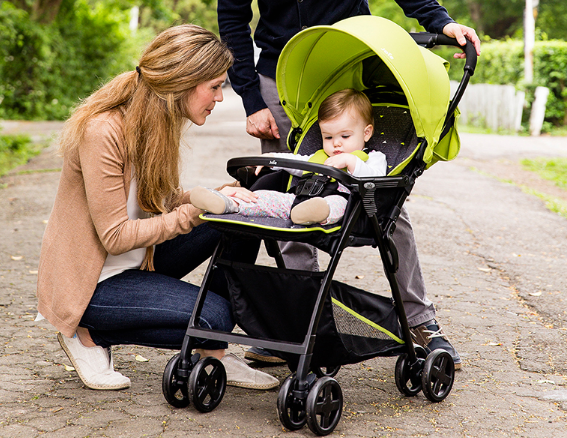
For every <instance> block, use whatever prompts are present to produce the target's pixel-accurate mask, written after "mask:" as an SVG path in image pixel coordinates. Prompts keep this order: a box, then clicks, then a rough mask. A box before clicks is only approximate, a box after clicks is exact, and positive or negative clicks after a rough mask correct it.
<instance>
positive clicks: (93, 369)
mask: <svg viewBox="0 0 567 438" xmlns="http://www.w3.org/2000/svg"><path fill="white" fill-rule="evenodd" d="M57 339H58V340H59V344H61V348H63V351H65V354H67V357H68V358H69V360H70V361H71V363H72V364H73V366H74V367H75V370H76V371H77V373H78V374H79V377H80V378H81V380H82V381H83V383H84V384H85V386H86V387H88V388H91V389H125V388H129V387H130V385H131V383H130V379H129V378H128V377H126V376H123V375H122V374H120V373H119V372H117V371H114V365H113V362H112V356H111V355H110V352H109V351H108V350H107V349H106V348H102V347H98V346H97V347H85V346H84V345H83V344H81V341H80V340H79V337H78V336H77V335H76V334H75V336H73V337H72V338H68V337H66V336H63V335H62V334H61V333H57Z"/></svg>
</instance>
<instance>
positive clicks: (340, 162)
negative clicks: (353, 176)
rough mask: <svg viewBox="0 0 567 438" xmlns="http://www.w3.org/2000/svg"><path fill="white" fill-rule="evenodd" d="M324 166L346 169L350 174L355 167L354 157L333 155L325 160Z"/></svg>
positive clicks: (350, 155)
mask: <svg viewBox="0 0 567 438" xmlns="http://www.w3.org/2000/svg"><path fill="white" fill-rule="evenodd" d="M324 164H325V165H327V166H331V167H335V168H337V169H344V168H345V167H346V168H348V171H349V172H351V173H352V172H353V171H354V168H355V167H356V157H355V156H354V155H352V154H339V155H333V156H332V157H329V158H327V159H326V160H325V163H324Z"/></svg>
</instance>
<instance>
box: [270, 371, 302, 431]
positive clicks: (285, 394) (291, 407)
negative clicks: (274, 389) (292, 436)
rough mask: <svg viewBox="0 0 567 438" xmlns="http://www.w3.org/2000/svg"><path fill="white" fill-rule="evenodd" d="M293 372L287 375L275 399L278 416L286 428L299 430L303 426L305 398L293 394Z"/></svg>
mask: <svg viewBox="0 0 567 438" xmlns="http://www.w3.org/2000/svg"><path fill="white" fill-rule="evenodd" d="M294 386H295V374H292V375H290V376H288V377H287V378H286V379H285V380H284V382H283V383H282V386H281V388H280V392H279V394H278V401H277V405H276V406H277V409H278V416H279V417H280V421H281V423H282V425H283V426H284V427H285V428H286V429H288V430H299V429H301V428H302V427H303V426H305V422H306V421H307V414H306V412H305V400H301V399H298V398H297V397H295V396H294V394H293V391H294V389H295V388H294Z"/></svg>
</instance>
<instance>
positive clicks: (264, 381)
mask: <svg viewBox="0 0 567 438" xmlns="http://www.w3.org/2000/svg"><path fill="white" fill-rule="evenodd" d="M221 362H222V363H223V365H224V369H225V371H226V380H227V382H226V384H227V385H230V386H239V387H241V388H249V389H272V388H275V387H276V386H278V385H279V384H280V381H279V380H278V379H276V378H275V377H273V376H270V375H269V374H266V373H263V372H262V371H258V370H255V369H253V368H250V367H249V366H248V365H247V364H246V362H244V361H243V360H242V359H240V358H238V357H236V356H235V355H234V354H226V355H224V356H223V358H222V359H221Z"/></svg>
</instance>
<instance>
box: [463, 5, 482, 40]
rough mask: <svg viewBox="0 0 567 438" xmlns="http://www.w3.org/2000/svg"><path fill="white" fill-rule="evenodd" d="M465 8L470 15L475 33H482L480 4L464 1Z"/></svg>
mask: <svg viewBox="0 0 567 438" xmlns="http://www.w3.org/2000/svg"><path fill="white" fill-rule="evenodd" d="M466 4H467V8H468V9H469V13H470V14H471V19H472V21H473V22H474V25H475V28H476V33H484V26H483V23H482V6H481V4H480V2H478V1H475V0H466Z"/></svg>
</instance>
